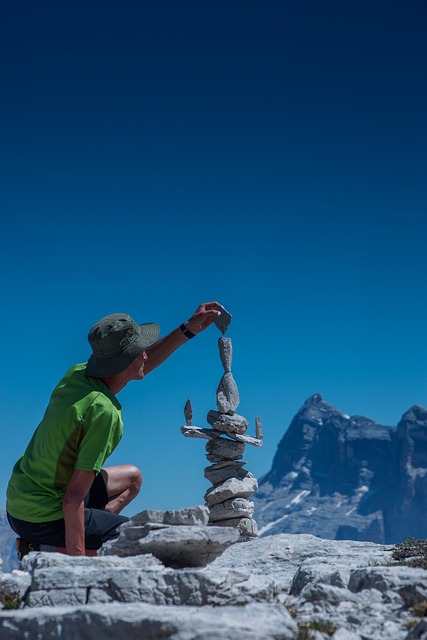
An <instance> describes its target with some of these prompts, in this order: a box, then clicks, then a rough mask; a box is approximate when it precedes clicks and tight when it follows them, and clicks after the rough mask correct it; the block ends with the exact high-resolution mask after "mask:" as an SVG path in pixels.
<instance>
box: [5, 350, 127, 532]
mask: <svg viewBox="0 0 427 640" xmlns="http://www.w3.org/2000/svg"><path fill="white" fill-rule="evenodd" d="M85 369H86V363H84V364H78V365H76V366H74V367H72V368H71V369H69V371H67V373H66V374H65V376H64V377H63V378H62V380H61V381H60V382H59V384H58V385H57V387H56V388H55V389H54V391H53V393H52V396H51V398H50V402H49V405H48V407H47V409H46V413H45V415H44V417H43V419H42V421H41V423H40V424H39V426H38V427H37V429H36V431H35V432H34V435H33V437H32V439H31V441H30V443H29V445H28V447H27V449H26V451H25V453H24V455H23V456H22V458H20V459H19V460H18V462H17V463H16V464H15V466H14V468H13V471H12V476H11V478H10V481H9V485H8V488H7V504H6V508H7V511H8V513H10V515H11V516H13V517H14V518H19V519H20V520H26V521H28V522H50V521H51V520H57V519H59V518H63V511H62V498H63V497H64V494H65V491H66V489H67V486H68V483H69V481H70V478H71V475H72V473H73V470H74V469H85V470H88V471H95V472H96V473H98V472H99V471H100V470H101V467H102V465H103V464H104V462H105V460H106V459H107V458H108V456H109V455H111V453H112V452H113V451H114V449H115V448H116V447H117V445H118V443H119V442H120V439H121V437H122V432H123V422H122V415H121V410H122V408H121V405H120V403H119V401H118V400H117V398H116V396H115V395H114V394H112V393H111V391H110V390H109V389H108V387H107V386H106V385H105V384H104V383H103V382H102V381H101V380H100V379H99V378H92V377H89V376H87V375H86V373H85Z"/></svg>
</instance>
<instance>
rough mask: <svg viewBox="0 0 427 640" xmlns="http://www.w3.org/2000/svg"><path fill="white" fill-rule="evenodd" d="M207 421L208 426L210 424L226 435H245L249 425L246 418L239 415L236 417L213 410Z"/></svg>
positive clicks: (235, 415)
mask: <svg viewBox="0 0 427 640" xmlns="http://www.w3.org/2000/svg"><path fill="white" fill-rule="evenodd" d="M206 419H207V422H208V424H210V425H211V426H212V427H213V428H214V429H216V430H217V431H223V432H225V433H240V434H244V433H245V431H246V429H247V428H248V425H249V422H248V421H247V420H246V418H244V417H243V416H240V415H239V414H237V413H235V414H234V415H228V414H226V413H220V412H219V411H214V410H213V409H211V410H210V411H209V413H208V415H207V418H206Z"/></svg>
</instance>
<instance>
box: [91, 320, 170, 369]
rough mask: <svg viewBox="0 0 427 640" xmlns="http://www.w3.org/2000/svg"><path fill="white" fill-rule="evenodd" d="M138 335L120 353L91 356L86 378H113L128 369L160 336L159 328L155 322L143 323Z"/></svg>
mask: <svg viewBox="0 0 427 640" xmlns="http://www.w3.org/2000/svg"><path fill="white" fill-rule="evenodd" d="M139 328H140V333H139V335H138V336H137V337H136V338H135V340H133V341H132V342H131V344H129V345H128V346H127V347H126V349H124V350H123V351H122V352H121V353H118V354H115V355H113V356H110V357H109V358H97V357H96V356H95V355H93V354H92V355H91V356H90V358H89V360H88V361H87V365H86V373H87V375H88V376H92V377H95V378H104V377H107V376H115V375H117V374H118V373H121V372H122V371H124V370H125V369H127V368H128V366H129V365H130V364H132V362H133V361H134V360H135V358H137V357H138V356H139V355H140V353H141V351H144V349H146V348H147V347H149V346H150V345H152V344H153V343H154V342H156V340H157V339H158V337H159V335H160V327H159V325H158V324H156V323H155V322H145V323H144V324H140V325H139Z"/></svg>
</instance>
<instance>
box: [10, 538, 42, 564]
mask: <svg viewBox="0 0 427 640" xmlns="http://www.w3.org/2000/svg"><path fill="white" fill-rule="evenodd" d="M15 545H16V551H17V554H18V560H19V562H21V560H22V558H23V557H24V556H26V555H27V554H29V553H30V551H39V550H40V545H38V544H36V543H35V542H27V541H26V540H22V538H16V540H15Z"/></svg>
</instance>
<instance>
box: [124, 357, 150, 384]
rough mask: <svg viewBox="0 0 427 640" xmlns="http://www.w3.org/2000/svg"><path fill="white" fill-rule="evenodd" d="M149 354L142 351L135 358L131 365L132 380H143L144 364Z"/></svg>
mask: <svg viewBox="0 0 427 640" xmlns="http://www.w3.org/2000/svg"><path fill="white" fill-rule="evenodd" d="M147 357H148V356H147V354H146V352H145V351H142V352H141V353H140V355H139V356H137V357H136V358H135V360H134V361H133V362H132V364H130V365H129V374H130V379H131V380H142V378H143V377H144V364H145V361H146V360H147Z"/></svg>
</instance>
